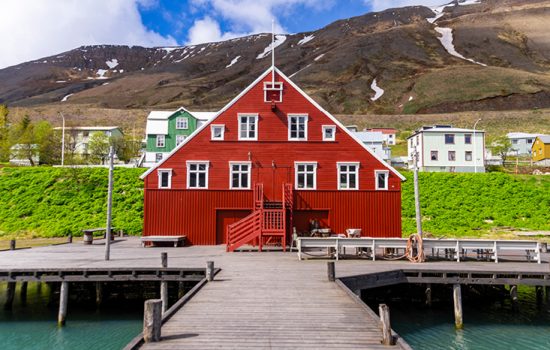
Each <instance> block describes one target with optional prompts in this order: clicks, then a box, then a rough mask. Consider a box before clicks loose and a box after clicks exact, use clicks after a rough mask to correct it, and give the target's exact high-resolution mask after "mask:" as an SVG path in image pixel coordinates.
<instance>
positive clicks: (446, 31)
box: [434, 27, 487, 67]
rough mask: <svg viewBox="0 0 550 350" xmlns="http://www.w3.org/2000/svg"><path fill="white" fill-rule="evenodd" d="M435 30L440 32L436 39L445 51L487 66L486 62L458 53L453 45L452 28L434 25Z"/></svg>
mask: <svg viewBox="0 0 550 350" xmlns="http://www.w3.org/2000/svg"><path fill="white" fill-rule="evenodd" d="M434 29H435V31H436V32H438V33H439V34H441V36H438V37H437V39H439V41H440V42H441V45H443V47H444V48H445V50H447V52H448V53H449V54H450V55H452V56H455V57H458V58H461V59H463V60H466V61H469V62H472V63H475V64H479V65H480V66H483V67H487V65H486V64H484V63H481V62H477V61H475V60H473V59H471V58H466V57H464V56H462V55H461V54H460V53H458V52H457V51H456V49H455V47H454V45H453V29H452V28H441V27H435V28H434Z"/></svg>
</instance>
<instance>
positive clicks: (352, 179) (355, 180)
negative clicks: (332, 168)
mask: <svg viewBox="0 0 550 350" xmlns="http://www.w3.org/2000/svg"><path fill="white" fill-rule="evenodd" d="M337 167H338V189H339V190H358V189H359V163H337Z"/></svg>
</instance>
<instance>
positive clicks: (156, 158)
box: [155, 153, 162, 163]
mask: <svg viewBox="0 0 550 350" xmlns="http://www.w3.org/2000/svg"><path fill="white" fill-rule="evenodd" d="M161 160H162V153H155V162H157V163H158V162H160V161H161Z"/></svg>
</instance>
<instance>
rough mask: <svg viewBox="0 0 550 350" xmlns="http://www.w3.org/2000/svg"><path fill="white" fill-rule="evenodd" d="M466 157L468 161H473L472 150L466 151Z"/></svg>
mask: <svg viewBox="0 0 550 350" xmlns="http://www.w3.org/2000/svg"><path fill="white" fill-rule="evenodd" d="M464 159H466V161H467V162H471V161H472V151H466V154H465V155H464Z"/></svg>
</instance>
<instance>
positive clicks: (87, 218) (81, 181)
mask: <svg viewBox="0 0 550 350" xmlns="http://www.w3.org/2000/svg"><path fill="white" fill-rule="evenodd" d="M142 172H143V169H116V170H115V188H114V196H113V225H114V226H115V227H117V228H122V229H124V231H125V232H127V233H129V234H140V233H141V230H142V213H143V202H142V193H143V190H142V188H143V184H142V182H141V180H140V179H139V178H138V177H139V175H140V174H141V173H142ZM405 176H407V177H408V178H411V180H409V181H406V182H405V183H403V234H404V235H408V234H409V233H412V232H414V231H415V221H414V217H415V213H414V202H413V198H414V196H413V183H412V174H411V173H405ZM420 180H421V183H420V186H421V199H422V215H423V222H424V230H425V231H427V232H430V233H432V234H433V235H435V236H446V237H452V236H460V237H480V236H495V235H507V234H506V233H502V232H507V231H509V230H510V229H516V230H519V229H528V230H533V231H535V230H550V177H549V176H546V177H545V176H539V177H535V176H514V175H506V174H501V173H490V174H442V173H432V174H429V173H422V174H421V176H420ZM106 188H107V170H106V169H97V168H95V169H60V168H2V169H0V239H9V238H18V239H20V238H31V237H56V236H66V235H68V234H69V233H72V234H73V235H79V234H80V230H82V229H84V228H90V227H104V226H105V212H106V196H107V193H106ZM507 236H508V237H509V235H507Z"/></svg>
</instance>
